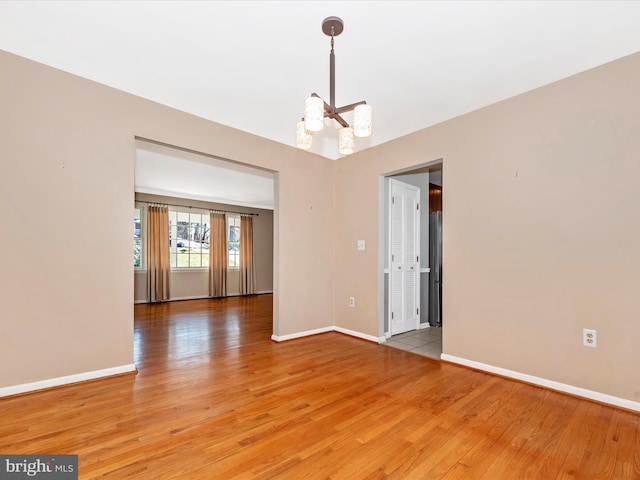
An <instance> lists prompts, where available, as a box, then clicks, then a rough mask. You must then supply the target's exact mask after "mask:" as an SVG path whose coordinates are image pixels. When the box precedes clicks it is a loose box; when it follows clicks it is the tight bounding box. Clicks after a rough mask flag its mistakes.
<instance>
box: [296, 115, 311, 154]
mask: <svg viewBox="0 0 640 480" xmlns="http://www.w3.org/2000/svg"><path fill="white" fill-rule="evenodd" d="M312 142H313V137H312V136H311V132H309V131H308V130H307V129H306V128H304V120H300V121H299V122H298V123H297V124H296V147H298V148H301V149H303V150H308V149H310V148H311V144H312Z"/></svg>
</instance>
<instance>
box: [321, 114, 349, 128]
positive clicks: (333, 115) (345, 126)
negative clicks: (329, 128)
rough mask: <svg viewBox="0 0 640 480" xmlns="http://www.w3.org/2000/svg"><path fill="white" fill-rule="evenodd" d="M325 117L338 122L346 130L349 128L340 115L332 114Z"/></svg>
mask: <svg viewBox="0 0 640 480" xmlns="http://www.w3.org/2000/svg"><path fill="white" fill-rule="evenodd" d="M325 117H328V118H333V119H334V120H335V121H336V122H338V123H339V124H340V125H342V126H343V127H344V128H347V127H348V126H349V124H348V123H347V122H346V121H345V119H344V118H342V117H341V116H340V115H338V114H337V113H332V114H330V115H325Z"/></svg>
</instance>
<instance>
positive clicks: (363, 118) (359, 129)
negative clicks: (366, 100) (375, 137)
mask: <svg viewBox="0 0 640 480" xmlns="http://www.w3.org/2000/svg"><path fill="white" fill-rule="evenodd" d="M372 114H373V109H372V108H371V106H370V105H358V106H357V107H356V108H355V109H354V110H353V134H354V135H355V136H356V137H368V136H369V135H371V127H372Z"/></svg>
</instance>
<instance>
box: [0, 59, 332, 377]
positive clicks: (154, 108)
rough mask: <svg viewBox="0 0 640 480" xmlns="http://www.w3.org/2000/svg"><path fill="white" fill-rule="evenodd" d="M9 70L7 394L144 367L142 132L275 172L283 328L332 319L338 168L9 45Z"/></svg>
mask: <svg viewBox="0 0 640 480" xmlns="http://www.w3.org/2000/svg"><path fill="white" fill-rule="evenodd" d="M0 71H1V72H2V75H0V105H2V115H1V116H0V132H1V133H0V135H1V137H0V140H1V142H0V144H1V145H2V147H1V148H2V159H1V162H0V192H1V193H0V194H1V195H2V198H1V202H0V205H1V208H2V217H3V221H4V222H5V223H4V225H5V230H4V234H3V235H1V236H0V247H1V250H2V251H3V252H5V260H4V261H3V265H2V268H1V269H0V285H2V288H1V289H0V308H1V310H0V311H1V312H2V313H1V315H2V318H1V323H2V325H1V328H0V336H1V344H2V348H0V388H2V387H6V386H14V385H20V384H24V383H29V382H37V381H43V380H45V379H51V378H58V377H62V376H67V375H74V374H81V373H84V372H90V371H96V370H102V369H108V368H115V367H119V366H123V365H130V364H132V363H133V300H134V298H133V291H134V287H133V275H132V268H131V239H130V235H131V222H130V217H131V209H132V205H133V201H134V191H133V174H134V158H135V137H136V136H139V137H142V138H146V139H151V140H155V141H158V142H163V143H165V144H168V145H175V146H178V147H181V148H185V149H189V150H193V151H195V152H203V153H205V154H210V155H215V156H218V157H222V158H228V159H232V160H235V161H238V162H242V163H246V164H250V165H256V166H259V167H262V168H267V169H270V170H272V171H275V172H276V174H275V176H276V179H277V182H276V183H277V185H278V189H277V192H276V209H277V211H276V212H275V214H274V229H275V231H276V232H277V233H276V235H275V236H276V239H279V245H278V243H276V245H275V248H274V251H275V258H274V262H275V270H276V271H275V272H274V275H275V277H276V280H277V281H276V283H275V284H274V300H275V307H274V309H275V313H276V315H277V316H276V318H275V319H274V333H276V334H279V335H286V334H289V333H293V332H299V331H304V330H310V329H315V328H321V327H325V326H328V325H331V324H332V318H333V305H332V298H333V274H332V264H333V244H332V241H331V240H332V238H333V216H332V214H333V204H332V202H331V198H332V195H333V173H334V168H335V167H334V162H332V161H330V160H326V159H323V158H320V157H318V156H315V155H311V154H309V153H307V152H302V151H299V150H297V149H295V148H293V147H287V146H284V145H280V144H277V143H275V142H271V141H268V140H265V139H263V138H260V137H256V136H252V135H249V134H246V133H244V132H241V131H238V130H234V129H232V128H229V127H225V126H223V125H219V124H216V123H213V122H209V121H205V120H203V119H200V118H197V117H195V116H192V115H188V114H185V113H182V112H179V111H177V110H173V109H170V108H168V107H165V106H162V105H159V104H155V103H153V102H149V101H146V100H144V99H141V98H138V97H135V96H132V95H128V94H125V93H122V92H119V91H117V90H114V89H112V88H108V87H105V86H103V85H99V84H96V83H94V82H90V81H87V80H84V79H81V78H78V77H75V76H72V75H69V74H66V73H63V72H61V71H58V70H55V69H52V68H49V67H46V66H43V65H40V64H37V63H34V62H31V61H28V60H25V59H22V58H20V57H17V56H14V55H11V54H8V53H6V52H0ZM9 231H11V232H13V233H11V234H8V233H7V232H9ZM278 272H280V273H278ZM308 272H313V274H311V275H310V274H309V273H308Z"/></svg>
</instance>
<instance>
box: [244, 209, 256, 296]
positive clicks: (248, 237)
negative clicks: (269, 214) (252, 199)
mask: <svg viewBox="0 0 640 480" xmlns="http://www.w3.org/2000/svg"><path fill="white" fill-rule="evenodd" d="M255 288H256V269H255V262H254V258H253V217H251V216H249V215H242V216H241V217H240V295H252V294H254V293H255Z"/></svg>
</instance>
